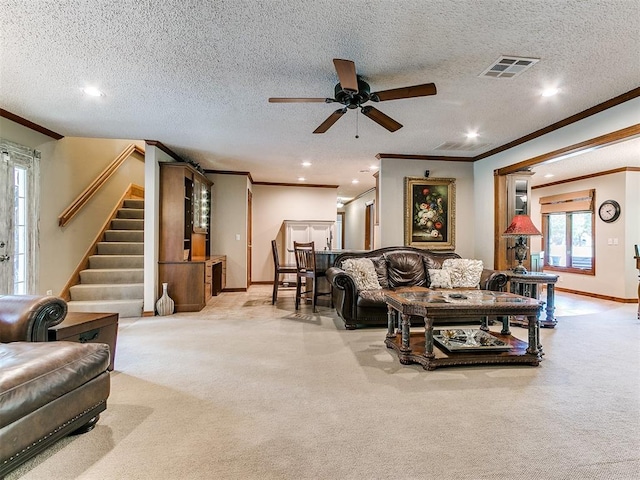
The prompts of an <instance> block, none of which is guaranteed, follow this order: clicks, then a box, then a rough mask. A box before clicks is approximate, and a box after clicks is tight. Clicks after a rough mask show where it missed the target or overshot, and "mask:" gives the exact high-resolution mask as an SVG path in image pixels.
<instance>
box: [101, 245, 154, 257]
mask: <svg viewBox="0 0 640 480" xmlns="http://www.w3.org/2000/svg"><path fill="white" fill-rule="evenodd" d="M143 254H144V243H143V242H99V243H98V255H143Z"/></svg>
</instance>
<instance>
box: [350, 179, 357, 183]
mask: <svg viewBox="0 0 640 480" xmlns="http://www.w3.org/2000/svg"><path fill="white" fill-rule="evenodd" d="M351 183H359V182H358V180H356V179H354V180H351Z"/></svg>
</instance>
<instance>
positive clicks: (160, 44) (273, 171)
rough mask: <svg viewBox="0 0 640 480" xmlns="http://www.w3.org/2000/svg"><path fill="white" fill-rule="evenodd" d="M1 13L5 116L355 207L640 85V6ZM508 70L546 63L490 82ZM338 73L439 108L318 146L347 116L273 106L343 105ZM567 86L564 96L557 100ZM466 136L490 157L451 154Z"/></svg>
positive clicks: (11, 6)
mask: <svg viewBox="0 0 640 480" xmlns="http://www.w3.org/2000/svg"><path fill="white" fill-rule="evenodd" d="M0 13H1V14H2V17H3V27H2V29H1V30H0V35H1V43H0V54H1V56H2V58H1V60H2V66H1V70H0V107H2V108H4V109H6V110H8V111H10V112H12V113H15V114H17V115H20V116H22V117H25V118H27V119H29V120H31V121H33V122H35V123H37V124H40V125H42V126H44V127H46V128H49V129H51V130H53V131H56V132H58V133H61V134H63V135H66V136H87V137H111V138H131V139H152V140H158V141H160V142H162V143H164V144H165V145H166V146H168V147H169V148H171V149H172V150H174V151H175V152H176V153H178V154H180V155H182V156H184V157H185V158H189V159H192V160H194V161H196V162H198V163H200V164H201V165H202V166H203V167H204V168H207V169H216V170H235V171H249V172H251V175H252V177H253V179H254V180H255V181H268V182H287V183H289V182H291V183H296V182H297V178H298V176H300V175H303V176H304V177H305V178H306V183H312V184H332V185H340V188H339V189H338V194H339V195H341V196H344V197H350V196H353V195H357V194H358V193H361V192H363V191H365V190H367V189H369V188H371V187H372V186H373V185H374V181H373V178H372V176H371V174H370V172H362V170H367V169H368V168H369V167H370V166H372V165H376V164H377V161H376V158H375V155H376V154H377V153H380V152H385V153H403V154H419V155H438V154H446V155H456V156H474V155H477V154H479V153H482V152H484V151H487V150H489V149H491V148H494V147H496V146H500V145H503V144H505V143H507V142H509V141H512V140H514V139H517V138H519V137H522V136H524V135H526V134H529V133H531V132H533V131H535V130H538V129H540V128H543V127H545V126H547V125H550V124H552V123H554V122H557V121H559V120H561V119H564V118H566V117H568V116H570V115H573V114H575V113H578V112H580V111H583V110H585V109H587V108H589V107H592V106H594V105H597V104H599V103H601V102H604V101H606V100H608V99H611V98H613V97H616V96H618V95H620V94H622V93H625V92H627V91H629V90H632V89H634V88H636V87H638V83H639V82H638V80H639V79H640V61H639V54H638V52H640V34H639V33H638V32H640V0H607V1H597V0H562V1H551V0H544V1H540V0H505V1H499V0H468V1H453V0H444V1H429V2H426V1H424V0H372V1H350V0H344V1H335V0H334V1H327V0H312V1H294V0H285V1H279V0H273V1H270V0H263V1H256V0H217V1H202V0H201V1H198V0H163V1H159V0H158V1H151V0H119V1H118V0H112V1H109V2H96V1H90V0H86V1H82V0H75V1H66V2H54V1H39V0H28V1H25V0H5V1H3V2H2V6H1V7H0ZM501 55H516V56H523V57H534V58H540V61H539V62H538V63H537V64H535V65H534V66H533V67H532V68H530V69H529V70H528V71H526V72H525V73H523V74H522V75H520V76H518V77H515V78H513V79H508V80H504V79H492V78H483V77H480V76H479V75H480V74H481V73H482V72H483V71H484V70H485V69H486V68H487V67H488V66H489V65H490V64H491V63H492V62H494V61H495V60H496V59H497V58H499V57H500V56H501ZM333 58H344V59H350V60H353V61H354V62H355V64H356V68H357V71H358V73H359V74H360V75H362V76H363V77H364V79H365V80H366V81H367V82H369V84H370V85H371V88H372V90H385V89H390V88H397V87H404V86H409V85H416V84H422V83H428V82H433V83H435V84H436V86H437V88H438V93H437V95H435V96H431V97H424V98H415V99H403V100H394V101H388V102H382V103H380V104H376V107H377V108H379V109H380V110H381V111H383V112H384V113H386V114H387V115H389V116H391V117H393V118H394V119H395V120H397V121H399V122H400V123H402V124H403V125H404V128H402V129H400V130H398V131H397V132H395V133H390V132H388V131H386V130H384V129H383V128H382V127H380V126H379V125H377V124H376V123H374V122H372V121H371V120H370V119H368V118H366V117H364V116H363V115H361V114H358V113H357V110H350V111H349V112H348V113H347V114H346V115H344V116H343V117H342V118H341V119H340V120H339V121H338V122H337V123H336V124H335V125H334V126H333V127H332V128H331V129H330V130H329V131H328V132H327V133H325V134H322V135H313V134H312V133H311V132H312V131H313V130H314V129H315V128H316V127H317V126H318V125H320V123H322V121H323V120H324V119H325V118H326V117H328V116H329V114H330V113H331V112H333V111H334V110H335V109H336V106H335V104H334V105H331V104H322V103H310V104H269V103H267V99H268V98H269V97H278V96H281V97H286V96H290V97H333V87H334V85H335V84H336V83H337V77H336V73H335V70H334V68H333V64H332V59H333ZM86 85H94V86H97V87H99V88H100V89H101V90H103V91H104V92H105V94H106V96H104V97H100V98H87V97H85V96H84V95H83V94H82V93H81V88H82V87H84V86H86ZM551 86H554V87H557V88H559V89H560V93H559V94H558V95H557V96H555V97H551V98H544V97H541V96H540V93H541V91H542V90H543V89H544V88H547V87H551ZM356 131H357V132H358V133H359V137H360V138H359V139H356V138H355V134H356ZM468 131H477V132H478V133H479V135H480V136H479V137H478V139H477V142H478V144H482V145H484V146H483V147H481V148H478V149H474V150H471V151H468V150H467V151H447V152H443V151H439V150H437V149H436V147H438V146H439V145H440V144H442V143H444V142H461V141H463V142H464V141H465V137H464V135H465V133H467V132H468ZM302 161H310V162H312V166H311V167H307V168H304V167H302V166H301V162H302ZM559 163H561V162H559ZM582 163H584V162H582ZM574 173H575V171H574ZM353 179H358V180H359V181H360V183H359V184H358V185H355V186H354V185H352V184H351V180H353Z"/></svg>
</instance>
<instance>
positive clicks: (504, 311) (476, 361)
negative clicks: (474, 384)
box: [385, 287, 542, 370]
mask: <svg viewBox="0 0 640 480" xmlns="http://www.w3.org/2000/svg"><path fill="white" fill-rule="evenodd" d="M456 296H457V297H458V298H455V297H456ZM460 296H462V297H464V298H460ZM385 301H386V303H387V308H388V319H389V320H388V323H389V325H388V331H387V338H386V340H385V344H386V345H387V347H388V348H391V349H393V350H395V351H396V352H397V354H398V358H399V360H400V363H402V364H405V365H407V364H411V363H418V364H420V365H422V366H423V368H424V369H425V370H434V369H436V368H438V367H444V366H453V365H481V364H496V363H521V364H528V365H535V366H537V365H538V364H539V363H540V360H541V359H542V356H541V355H542V352H541V346H540V340H539V338H538V332H539V329H538V313H539V311H540V308H541V307H542V304H541V302H540V301H538V300H536V299H533V298H528V297H524V296H521V295H516V294H513V293H507V292H492V291H487V290H459V289H456V290H431V289H428V288H423V287H408V288H401V289H397V290H395V291H390V292H388V293H385ZM512 315H520V316H524V317H527V319H528V322H529V325H528V328H529V335H528V343H527V342H523V341H522V340H519V339H517V338H515V337H513V336H511V335H510V334H508V333H496V332H486V331H487V330H488V328H486V325H483V328H482V329H481V331H483V332H486V334H488V335H491V336H493V337H495V338H497V339H498V340H500V341H501V342H502V343H503V344H506V345H508V347H502V349H501V350H497V349H493V350H492V349H491V348H480V347H479V348H477V349H467V350H465V351H449V350H447V349H446V348H440V347H439V346H436V345H434V330H433V324H434V320H437V321H438V323H439V324H443V325H447V319H456V320H458V319H464V318H478V317H487V316H502V317H504V316H512ZM412 316H419V317H422V318H424V323H425V329H424V334H422V332H411V331H410V319H411V317H412ZM398 320H399V321H398ZM446 328H447V327H446V326H444V327H443V329H446ZM449 328H459V327H449Z"/></svg>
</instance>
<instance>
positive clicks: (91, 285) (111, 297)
mask: <svg viewBox="0 0 640 480" xmlns="http://www.w3.org/2000/svg"><path fill="white" fill-rule="evenodd" d="M97 248H98V250H97V254H96V255H91V256H90V257H89V268H88V269H87V270H82V271H81V272H80V283H79V284H78V285H74V286H73V287H71V288H70V296H71V300H70V301H69V302H68V306H69V311H70V312H117V313H119V314H120V318H126V317H141V316H142V308H143V303H144V300H143V299H144V293H143V292H144V264H143V262H144V200H133V199H128V200H125V201H124V205H123V207H122V208H120V209H119V210H118V212H117V214H116V218H114V219H113V220H112V221H111V229H110V230H107V231H106V232H105V235H104V240H103V241H102V242H99V243H98V245H97Z"/></svg>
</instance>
